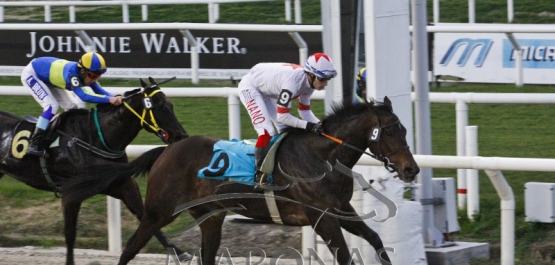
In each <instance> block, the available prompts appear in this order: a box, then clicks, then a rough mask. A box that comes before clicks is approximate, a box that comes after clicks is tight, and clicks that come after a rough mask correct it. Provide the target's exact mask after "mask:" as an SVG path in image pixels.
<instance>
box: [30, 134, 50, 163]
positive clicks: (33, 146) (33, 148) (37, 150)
mask: <svg viewBox="0 0 555 265" xmlns="http://www.w3.org/2000/svg"><path fill="white" fill-rule="evenodd" d="M44 132H45V131H44V130H43V129H41V128H35V132H34V133H33V136H32V137H31V140H30V144H29V147H27V151H26V154H28V155H35V156H40V157H44V158H48V157H49V155H48V153H46V150H44V149H43V148H42V139H43V138H44Z"/></svg>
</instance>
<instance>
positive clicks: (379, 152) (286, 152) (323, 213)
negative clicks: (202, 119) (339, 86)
mask: <svg viewBox="0 0 555 265" xmlns="http://www.w3.org/2000/svg"><path fill="white" fill-rule="evenodd" d="M322 126H323V127H324V129H325V132H326V133H325V134H323V135H324V136H326V137H324V136H322V135H317V134H315V133H313V132H306V131H305V130H301V129H293V128H288V129H286V131H287V135H286V136H285V138H283V139H282V140H281V143H280V145H279V147H278V148H277V151H276V153H275V161H276V166H275V168H274V170H273V173H272V175H273V180H274V183H275V186H277V187H280V188H279V189H278V188H275V189H274V190H272V191H273V192H274V196H273V197H274V198H276V200H275V205H277V211H278V213H279V217H280V218H281V222H282V223H283V224H285V225H292V226H305V225H312V227H313V228H314V230H315V231H316V233H317V234H318V235H320V236H321V237H322V239H323V240H324V241H325V242H327V245H328V248H329V249H330V251H332V253H334V251H336V252H335V254H336V259H337V261H338V263H339V264H343V265H345V264H349V263H351V256H350V253H349V249H348V247H347V243H346V241H345V239H344V238H343V234H342V232H341V228H344V229H345V230H347V231H348V232H350V233H352V234H355V235H358V236H360V237H362V238H364V239H365V240H366V241H368V242H369V243H370V244H371V245H372V246H373V247H374V249H376V252H377V253H380V258H381V262H382V264H390V263H389V262H390V259H389V256H388V255H387V253H386V252H385V251H384V249H383V244H382V241H381V239H380V237H379V235H378V234H377V233H376V232H374V231H373V230H371V229H370V228H369V227H368V226H367V225H366V224H365V223H364V222H363V218H362V217H361V216H358V215H356V213H355V210H354V208H353V206H352V205H351V204H350V203H349V201H350V200H351V197H352V194H353V184H354V180H353V177H351V176H347V175H346V174H344V173H342V172H340V170H336V169H337V167H336V166H338V167H344V168H348V169H351V168H352V167H353V166H354V165H355V164H356V162H357V161H358V160H359V158H360V157H361V156H362V154H363V153H367V154H369V155H371V156H373V157H374V158H376V159H378V160H380V161H382V162H383V164H384V166H386V168H388V169H389V170H390V171H391V172H396V173H397V176H398V177H399V178H400V179H402V180H403V181H406V182H410V181H413V180H414V177H415V175H416V174H418V173H419V171H420V169H419V167H418V165H417V164H416V162H415V160H414V158H413V156H412V153H411V152H410V151H409V148H408V145H407V142H406V139H405V136H406V129H405V128H404V126H403V125H402V124H401V123H400V121H399V119H398V117H397V116H396V115H395V114H394V113H393V110H392V106H391V102H390V100H389V99H388V98H387V97H386V98H385V99H384V102H383V103H382V102H377V101H371V102H366V103H363V104H356V105H352V104H347V105H344V106H335V107H334V108H333V113H332V114H330V115H329V116H327V117H326V118H325V119H323V120H322ZM218 141H219V139H216V138H213V137H207V136H191V137H189V138H187V139H184V140H182V141H179V142H177V143H175V144H173V145H169V146H167V147H165V148H164V147H159V148H155V149H152V150H150V151H148V152H146V153H144V154H142V155H141V156H139V157H138V158H137V159H136V160H134V161H133V162H131V163H129V164H127V165H114V166H111V167H109V168H110V170H111V171H112V170H113V172H114V174H110V175H109V176H105V177H104V181H102V182H86V181H81V182H80V183H73V184H72V187H74V189H72V193H71V194H65V195H67V196H68V197H72V198H73V199H79V198H82V197H88V196H91V194H87V190H90V189H97V188H102V187H103V185H109V183H111V182H114V181H121V180H122V179H126V178H130V177H131V176H132V175H135V176H137V175H141V174H146V173H149V177H148V185H147V192H146V198H145V215H144V216H143V218H142V219H141V222H140V225H139V227H138V229H137V230H136V232H135V233H134V234H133V236H132V237H131V238H130V239H129V241H128V242H127V245H126V247H125V250H124V251H123V253H122V255H121V257H120V261H119V264H127V263H128V262H129V261H130V260H131V259H133V258H134V257H135V255H136V254H137V253H138V252H139V251H140V249H141V248H142V247H143V246H145V244H146V243H147V242H148V241H149V239H150V238H151V237H152V235H153V233H154V232H155V231H158V230H159V229H161V228H162V227H164V226H166V225H168V224H169V223H171V222H172V221H173V220H174V219H175V218H176V217H177V215H178V214H177V213H179V212H181V211H183V210H188V212H189V213H190V214H191V215H192V216H193V217H194V218H196V222H197V223H200V224H199V226H200V229H201V233H202V243H201V249H200V256H201V258H202V259H201V260H202V263H203V264H208V265H213V264H215V256H216V253H217V251H218V248H219V245H220V240H221V230H222V223H223V221H224V217H225V216H226V212H227V210H230V209H231V210H233V211H234V212H235V213H237V214H241V215H244V216H247V217H250V218H253V219H256V220H261V221H265V222H272V221H273V220H275V218H272V217H271V214H270V212H271V210H269V208H270V207H268V206H267V204H266V202H265V198H264V194H261V193H260V192H256V191H254V190H253V187H251V186H247V185H242V184H238V183H237V182H232V181H230V182H222V181H218V180H213V179H208V178H199V177H197V174H198V173H199V170H201V169H203V168H205V167H207V165H209V164H211V161H212V158H213V157H214V153H213V146H214V144H216V143H217V142H218ZM366 148H368V149H369V150H370V152H371V153H368V152H366V151H364V150H365V149H366ZM333 164H334V165H335V166H333V167H332V166H331V165H333ZM227 166H228V163H227V162H225V163H213V162H212V168H213V169H214V170H215V171H219V170H220V169H221V170H223V168H220V167H227ZM263 167H264V165H263ZM253 168H254V165H253ZM99 174H102V172H99ZM92 179H94V178H92ZM79 180H80V179H79ZM79 180H77V181H79ZM247 195H262V197H260V196H258V197H257V198H254V199H253V196H247ZM255 197H256V196H255Z"/></svg>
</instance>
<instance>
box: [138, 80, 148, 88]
mask: <svg viewBox="0 0 555 265" xmlns="http://www.w3.org/2000/svg"><path fill="white" fill-rule="evenodd" d="M139 80H141V87H146V86H147V84H146V83H145V81H143V79H142V78H139Z"/></svg>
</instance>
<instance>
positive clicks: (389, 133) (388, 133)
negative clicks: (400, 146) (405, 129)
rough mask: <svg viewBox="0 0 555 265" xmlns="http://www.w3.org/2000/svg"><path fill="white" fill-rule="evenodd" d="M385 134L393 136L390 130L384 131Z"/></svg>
mask: <svg viewBox="0 0 555 265" xmlns="http://www.w3.org/2000/svg"><path fill="white" fill-rule="evenodd" d="M385 135H387V136H393V133H392V132H390V131H387V132H385Z"/></svg>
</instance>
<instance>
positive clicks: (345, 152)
mask: <svg viewBox="0 0 555 265" xmlns="http://www.w3.org/2000/svg"><path fill="white" fill-rule="evenodd" d="M369 115H372V114H371V113H364V114H361V115H360V116H359V117H358V118H357V119H354V120H350V121H346V122H342V123H340V124H337V125H335V126H333V128H332V130H331V131H330V133H329V134H330V135H332V136H334V137H336V138H338V139H340V140H342V141H343V142H344V143H346V144H348V145H350V146H353V147H356V148H357V149H359V150H361V151H366V148H367V147H368V139H369V136H370V130H371V128H372V127H373V126H375V118H374V117H371V118H369ZM368 121H371V122H368ZM361 151H358V150H354V149H352V148H349V147H347V146H345V145H340V144H338V143H335V142H334V144H333V148H332V149H331V150H330V151H329V154H330V158H331V159H332V160H329V161H336V160H337V161H339V162H340V163H341V164H343V165H344V166H346V167H349V168H352V167H353V166H354V165H355V164H356V162H357V161H358V160H359V159H360V157H361V156H362V152H361Z"/></svg>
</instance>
